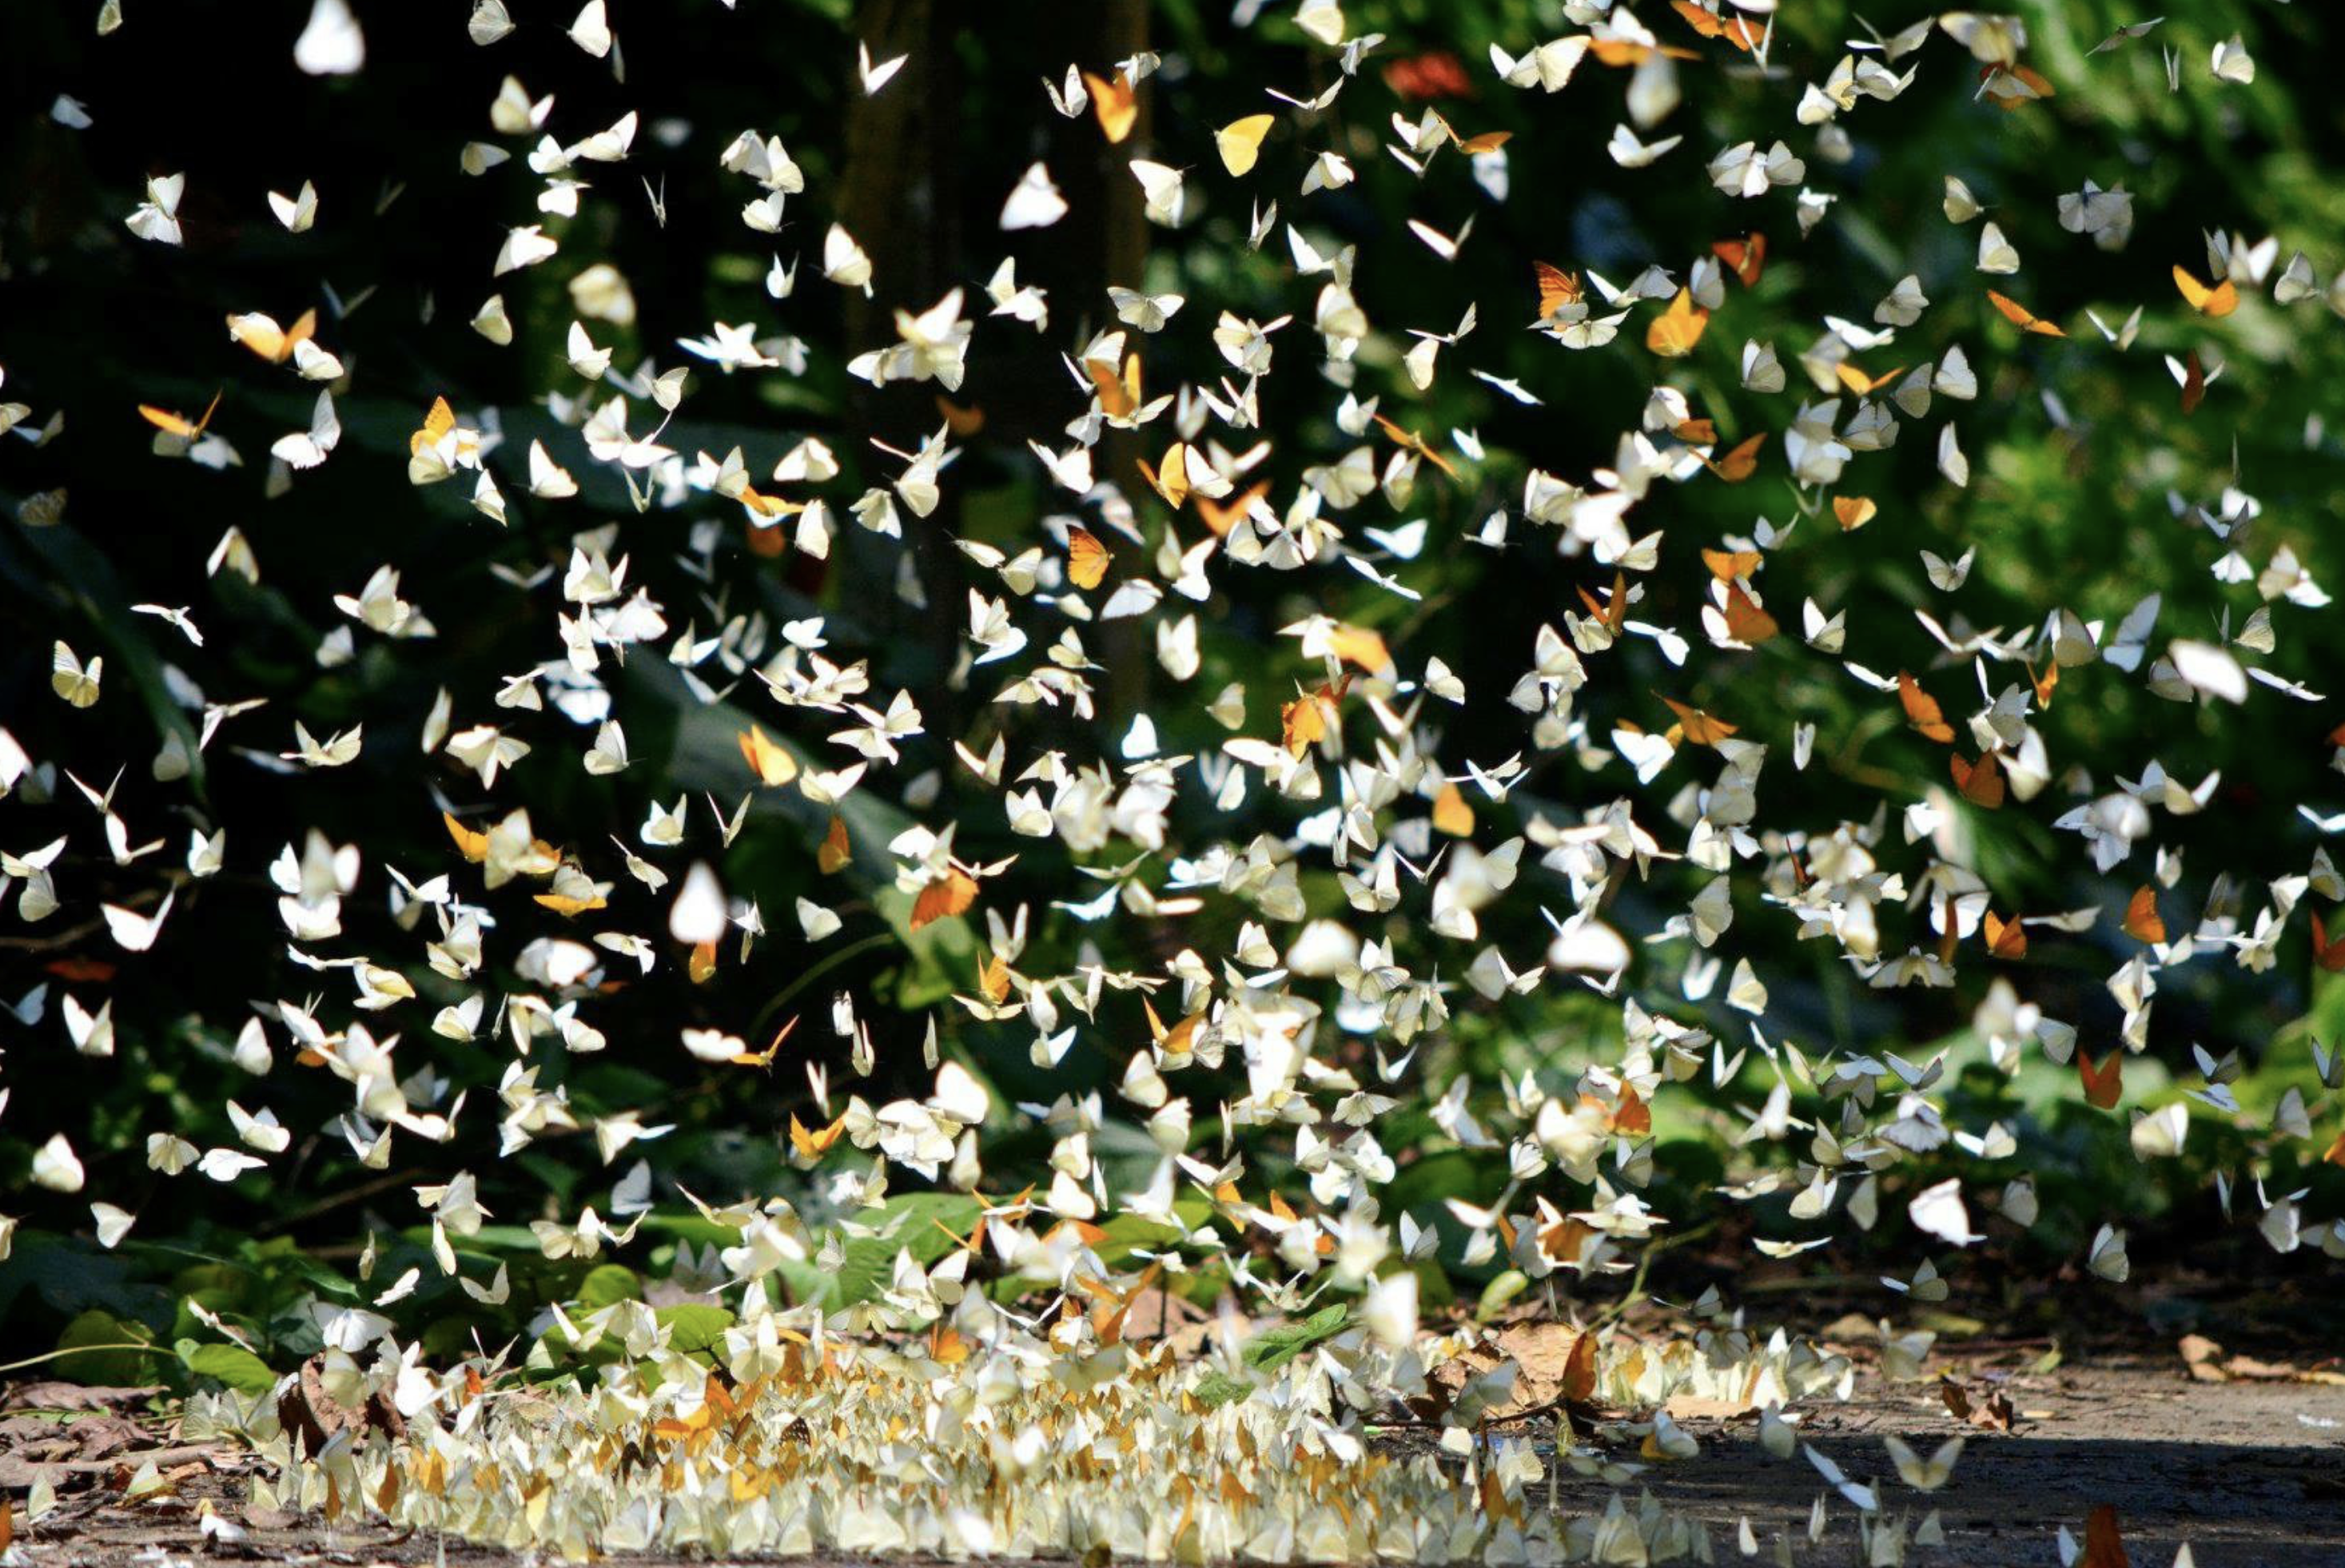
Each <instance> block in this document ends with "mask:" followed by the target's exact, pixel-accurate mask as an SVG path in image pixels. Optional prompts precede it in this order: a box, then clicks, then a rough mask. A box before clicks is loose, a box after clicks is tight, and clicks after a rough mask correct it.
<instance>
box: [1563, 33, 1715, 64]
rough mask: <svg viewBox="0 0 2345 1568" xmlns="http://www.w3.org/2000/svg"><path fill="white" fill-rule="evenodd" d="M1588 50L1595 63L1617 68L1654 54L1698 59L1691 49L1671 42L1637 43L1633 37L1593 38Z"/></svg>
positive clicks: (1680, 58)
mask: <svg viewBox="0 0 2345 1568" xmlns="http://www.w3.org/2000/svg"><path fill="white" fill-rule="evenodd" d="M1588 52H1589V54H1590V55H1593V56H1596V61H1597V64H1599V65H1602V66H1611V67H1613V68H1614V69H1615V70H1619V69H1620V68H1622V67H1624V66H1641V65H1643V64H1644V63H1645V61H1646V60H1647V59H1648V58H1650V56H1654V55H1657V54H1658V55H1661V56H1666V57H1668V58H1670V59H1672V60H1699V59H1700V58H1701V56H1700V55H1697V54H1695V53H1694V52H1693V51H1692V50H1691V49H1680V48H1679V47H1677V46H1675V45H1673V44H1662V45H1659V46H1655V45H1651V44H1639V43H1638V42H1637V41H1636V40H1635V39H1633V38H1595V39H1591V40H1589V46H1588Z"/></svg>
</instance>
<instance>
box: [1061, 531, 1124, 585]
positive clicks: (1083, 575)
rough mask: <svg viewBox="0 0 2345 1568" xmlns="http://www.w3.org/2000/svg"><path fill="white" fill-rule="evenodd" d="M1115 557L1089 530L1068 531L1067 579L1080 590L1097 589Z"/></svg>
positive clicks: (1097, 536)
mask: <svg viewBox="0 0 2345 1568" xmlns="http://www.w3.org/2000/svg"><path fill="white" fill-rule="evenodd" d="M1114 559H1115V557H1114V556H1113V555H1112V553H1110V551H1109V550H1108V547H1107V546H1106V545H1104V544H1101V542H1100V540H1099V535H1097V534H1095V533H1093V532H1092V531H1091V530H1089V529H1087V528H1070V529H1069V530H1067V577H1068V580H1069V581H1070V582H1073V583H1074V585H1075V586H1076V587H1078V588H1097V587H1098V586H1099V585H1100V583H1101V580H1103V579H1104V578H1105V577H1106V576H1107V567H1108V562H1109V561H1113V560H1114Z"/></svg>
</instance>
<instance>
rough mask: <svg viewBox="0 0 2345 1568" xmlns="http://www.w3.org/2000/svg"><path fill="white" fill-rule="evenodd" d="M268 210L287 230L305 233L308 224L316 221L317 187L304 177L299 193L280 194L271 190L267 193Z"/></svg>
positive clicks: (308, 228)
mask: <svg viewBox="0 0 2345 1568" xmlns="http://www.w3.org/2000/svg"><path fill="white" fill-rule="evenodd" d="M269 211H271V212H273V213H275V214H276V215H277V221H278V222H279V223H281V224H283V225H284V226H285V228H286V229H287V231H288V232H289V233H293V234H307V233H308V232H309V231H310V225H311V224H313V223H315V222H317V221H318V187H316V186H314V185H312V184H310V182H309V181H308V180H306V179H305V180H303V181H302V182H301V189H300V193H299V195H296V196H280V195H279V194H278V193H277V192H276V191H273V190H272V191H270V192H269Z"/></svg>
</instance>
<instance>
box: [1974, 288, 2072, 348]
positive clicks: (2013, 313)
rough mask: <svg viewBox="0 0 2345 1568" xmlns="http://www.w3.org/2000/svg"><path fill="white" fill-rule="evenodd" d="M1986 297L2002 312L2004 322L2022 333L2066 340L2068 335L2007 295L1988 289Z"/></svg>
mask: <svg viewBox="0 0 2345 1568" xmlns="http://www.w3.org/2000/svg"><path fill="white" fill-rule="evenodd" d="M1986 297H1987V298H1988V300H1989V301H1990V302H1992V303H1993V304H1994V306H1995V309H1997V310H2000V311H2002V312H2003V319H2005V320H2006V321H2008V322H2010V323H2011V324H2012V325H2013V326H2015V327H2016V328H2018V329H2020V330H2021V331H2023V332H2034V333H2036V334H2038V335H2039V336H2042V337H2046V338H2066V336H2067V335H2068V334H2067V333H2066V332H2063V331H2062V330H2061V329H2059V327H2058V326H2057V325H2056V324H2055V323H2053V322H2050V321H2046V320H2045V319H2043V318H2042V317H2040V316H2038V315H2036V314H2035V312H2034V311H2032V310H2030V309H2027V307H2026V306H2025V305H2022V304H2021V303H2020V302H2019V301H2018V300H2016V299H2014V298H2011V297H2010V296H2009V295H2007V294H1998V293H1996V292H1995V290H1994V289H1992V288H1990V289H1988V290H1987V291H1986Z"/></svg>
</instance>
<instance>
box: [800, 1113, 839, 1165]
mask: <svg viewBox="0 0 2345 1568" xmlns="http://www.w3.org/2000/svg"><path fill="white" fill-rule="evenodd" d="M846 1127H847V1118H845V1117H843V1116H842V1117H840V1118H838V1119H837V1120H836V1121H834V1122H832V1123H831V1124H830V1125H829V1126H828V1127H820V1128H808V1127H807V1126H806V1125H805V1124H804V1123H802V1122H800V1121H799V1120H798V1118H797V1113H796V1112H795V1111H793V1112H792V1113H791V1115H790V1148H791V1150H792V1151H793V1152H794V1153H796V1154H797V1157H798V1158H801V1159H807V1160H814V1159H819V1158H822V1156H823V1154H824V1152H825V1151H826V1150H827V1149H828V1148H830V1146H831V1145H832V1144H834V1143H837V1141H838V1135H839V1133H840V1132H841V1131H843V1130H844V1129H845V1128H846Z"/></svg>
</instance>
